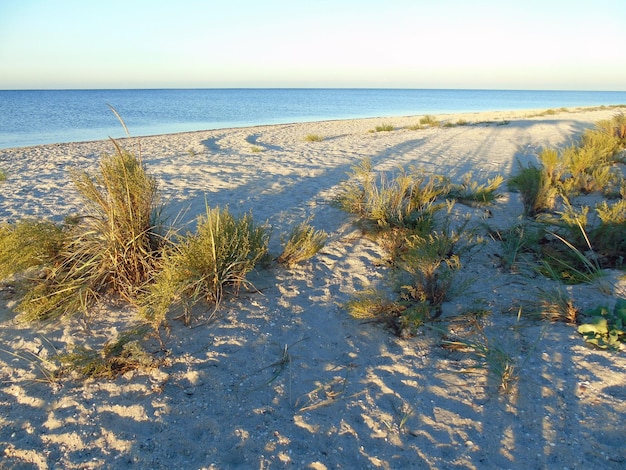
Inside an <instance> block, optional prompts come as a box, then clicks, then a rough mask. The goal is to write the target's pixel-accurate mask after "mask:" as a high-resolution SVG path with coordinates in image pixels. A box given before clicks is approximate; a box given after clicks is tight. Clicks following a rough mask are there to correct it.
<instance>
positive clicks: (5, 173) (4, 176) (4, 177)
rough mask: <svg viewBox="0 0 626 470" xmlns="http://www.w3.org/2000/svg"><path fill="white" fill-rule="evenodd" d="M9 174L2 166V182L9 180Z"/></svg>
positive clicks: (0, 175) (0, 174)
mask: <svg viewBox="0 0 626 470" xmlns="http://www.w3.org/2000/svg"><path fill="white" fill-rule="evenodd" d="M7 178H8V175H7V172H6V171H4V170H3V169H2V168H0V183H3V182H5V181H6V180H7Z"/></svg>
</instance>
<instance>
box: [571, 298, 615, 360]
mask: <svg viewBox="0 0 626 470" xmlns="http://www.w3.org/2000/svg"><path fill="white" fill-rule="evenodd" d="M585 315H586V316H588V317H590V321H589V322H586V323H582V324H581V325H580V326H579V327H578V332H579V333H580V334H581V335H582V336H583V338H584V339H585V341H586V342H587V343H589V344H593V345H595V346H597V347H598V348H601V349H620V348H621V347H622V345H623V344H624V343H626V300H625V299H617V302H616V303H615V306H614V307H613V310H610V309H609V308H608V307H604V306H603V307H597V308H595V309H593V310H590V311H588V312H585Z"/></svg>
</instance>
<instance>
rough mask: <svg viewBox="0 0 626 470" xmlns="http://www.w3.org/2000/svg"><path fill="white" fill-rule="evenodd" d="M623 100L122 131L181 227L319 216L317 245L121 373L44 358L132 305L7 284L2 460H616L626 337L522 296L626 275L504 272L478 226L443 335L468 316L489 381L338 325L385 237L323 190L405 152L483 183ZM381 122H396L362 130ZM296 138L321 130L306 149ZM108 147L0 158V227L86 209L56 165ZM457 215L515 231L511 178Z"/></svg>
mask: <svg viewBox="0 0 626 470" xmlns="http://www.w3.org/2000/svg"><path fill="white" fill-rule="evenodd" d="M616 112H617V110H616V109H604V110H590V109H582V110H580V111H576V112H567V113H566V112H557V113H556V114H543V115H540V114H539V113H545V110H544V111H537V112H535V111H528V112H523V113H522V112H519V111H502V112H497V113H483V112H479V113H463V114H446V115H438V116H436V117H437V118H438V119H439V120H440V121H443V120H449V121H453V124H455V123H457V122H458V120H463V119H464V120H467V121H478V120H480V123H474V124H472V125H458V124H457V125H453V126H451V127H446V126H430V127H426V126H424V128H422V129H410V128H409V126H412V125H414V124H416V123H418V122H419V117H420V116H419V115H418V116H405V117H395V118H367V119H358V120H337V121H321V122H311V123H292V124H281V125H265V126H256V127H245V128H232V129H218V130H208V131H194V132H187V133H178V134H164V135H159V136H151V137H142V138H135V137H133V138H131V139H120V143H121V144H122V146H123V147H125V148H126V149H127V150H129V151H136V150H137V147H136V144H137V142H138V141H140V142H141V153H142V159H143V162H144V164H145V165H146V168H147V170H148V172H149V173H150V174H152V175H153V176H155V177H156V178H157V181H158V183H159V189H160V191H161V192H162V194H163V199H164V202H166V203H167V207H168V211H169V213H170V214H171V215H172V218H173V219H174V220H175V219H176V216H177V215H178V214H183V215H184V217H183V218H181V219H178V220H180V221H182V222H185V221H186V222H185V223H190V222H189V221H192V220H194V218H195V217H196V216H197V215H199V214H202V213H203V212H204V210H205V204H208V205H209V206H211V207H214V206H221V207H224V206H229V209H230V210H232V211H233V212H249V211H251V212H252V214H253V216H254V220H255V221H260V222H262V221H267V223H268V224H269V225H270V226H271V227H272V228H273V232H274V234H273V236H272V241H271V244H270V251H271V252H273V253H276V252H277V250H279V249H280V245H281V243H280V240H279V238H280V234H282V233H287V232H288V231H289V229H290V228H291V227H293V226H294V225H295V224H296V223H299V222H302V221H303V220H307V219H308V218H309V217H311V218H312V219H311V221H312V222H311V223H312V225H313V226H314V227H315V228H316V229H322V230H324V231H326V232H327V233H328V234H329V238H328V241H327V243H326V245H325V246H324V248H323V249H322V250H321V251H320V252H319V253H318V254H317V255H316V256H315V257H314V258H313V259H312V260H310V261H308V262H306V263H304V264H302V265H300V266H298V267H296V268H294V269H283V268H278V267H270V268H267V269H260V270H259V271H257V272H255V273H253V275H252V276H251V279H250V281H251V282H252V284H253V285H254V287H255V289H251V290H249V291H245V292H243V291H242V292H241V294H240V296H239V297H237V298H234V299H225V300H224V301H223V303H222V305H221V307H220V309H219V311H218V314H217V315H216V317H212V309H211V308H206V307H204V306H201V305H199V306H198V308H197V309H196V310H194V323H193V325H192V326H193V327H189V326H187V325H184V324H183V322H181V321H180V320H176V319H173V318H172V319H170V321H169V329H168V330H167V332H164V333H163V336H162V338H160V339H161V340H163V342H164V348H165V349H164V350H161V349H160V345H159V342H158V341H157V339H156V338H155V339H154V340H153V343H154V344H152V343H150V344H151V347H152V349H150V352H151V353H154V354H155V355H158V356H159V357H162V358H163V363H162V364H161V366H160V367H159V368H158V369H149V370H133V371H129V372H127V373H125V374H123V375H122V376H120V377H118V378H116V379H115V380H103V379H89V380H72V379H71V378H63V379H60V380H55V379H54V378H52V377H46V376H45V375H44V374H43V371H44V370H45V366H46V365H47V364H48V362H50V361H53V360H54V357H55V354H58V353H59V352H66V351H68V348H69V349H71V348H70V345H76V346H80V347H86V348H90V349H92V350H97V349H98V348H99V347H102V345H103V344H104V343H106V342H107V341H111V340H114V339H116V338H117V337H119V335H120V334H122V333H123V332H124V331H126V329H127V328H128V325H129V323H130V322H132V321H133V320H134V319H135V318H136V313H137V312H136V310H135V309H134V308H133V307H132V306H127V305H125V304H115V303H113V304H108V303H103V304H102V305H101V306H99V307H98V309H97V312H94V315H93V317H87V318H84V317H81V316H76V317H73V318H70V319H67V320H66V321H63V322H61V323H56V324H24V323H20V322H18V321H17V320H16V318H15V313H14V312H13V310H12V308H13V307H14V306H15V302H16V297H15V293H14V292H13V291H12V290H11V288H10V287H7V286H6V285H5V284H0V299H1V300H2V301H1V302H0V342H2V344H3V347H2V348H0V458H2V459H4V460H3V464H4V463H6V465H7V466H9V467H10V466H12V465H13V466H15V467H20V468H21V466H28V467H29V468H37V469H38V470H46V469H49V468H68V469H79V468H80V469H86V468H119V467H126V466H129V467H130V466H132V467H133V468H139V469H144V468H145V469H158V468H163V469H169V468H197V469H200V468H202V469H211V470H213V469H215V470H217V469H222V468H236V467H242V468H244V467H245V468H282V467H284V466H289V465H293V466H296V467H298V468H309V469H314V470H322V469H327V468H341V467H343V468H350V467H352V466H354V467H359V468H413V467H416V466H417V467H424V468H457V467H458V468H482V467H489V468H520V469H521V468H553V467H559V468H578V467H592V466H594V467H598V468H607V469H611V470H612V469H616V470H617V469H618V468H620V469H621V468H622V467H623V465H624V462H626V449H625V448H624V445H623V443H624V433H623V417H624V416H626V401H624V398H625V397H626V387H625V386H624V371H625V370H626V357H625V354H624V351H621V352H609V351H606V350H596V349H592V348H590V347H589V346H588V345H586V344H585V343H584V342H583V340H582V338H581V337H580V335H579V334H578V333H577V332H576V328H575V327H574V326H573V325H567V324H565V323H562V322H558V323H549V322H545V321H544V322H539V321H537V320H536V319H534V318H533V316H532V306H533V305H536V304H537V302H538V301H539V300H540V299H541V296H542V293H550V292H564V293H566V294H567V296H568V298H571V299H573V301H574V302H575V304H576V306H577V307H578V308H580V309H589V308H596V307H598V306H600V305H611V302H614V301H615V298H617V297H624V296H626V280H624V279H623V272H618V271H611V272H607V273H606V277H605V278H603V281H605V283H603V284H602V285H599V284H598V285H595V284H583V285H575V286H566V287H564V288H563V290H558V289H560V288H561V287H560V285H559V284H557V283H556V282H554V281H551V280H548V279H547V278H544V277H542V276H540V275H538V274H537V273H534V274H533V273H531V274H529V275H526V274H523V273H522V272H515V271H513V270H510V269H505V268H503V267H502V264H501V261H499V260H500V258H501V253H502V247H501V244H500V243H498V242H497V241H496V240H494V239H493V238H490V237H489V236H488V235H487V234H485V235H484V237H485V241H486V243H485V246H484V248H481V249H480V250H477V251H476V252H475V253H472V255H471V257H468V259H464V260H463V263H464V265H463V271H462V273H460V274H459V276H460V277H459V282H458V284H459V287H460V286H463V285H465V284H467V285H468V287H467V288H466V289H463V290H462V291H461V292H460V293H459V295H455V296H452V298H451V299H449V300H448V301H446V302H445V304H444V305H443V316H442V323H438V324H437V327H439V326H441V328H449V331H448V330H447V331H448V333H449V335H450V336H452V337H454V336H453V335H460V334H463V333H464V332H467V331H468V330H469V329H470V328H471V321H470V320H471V319H472V318H473V319H475V320H476V321H480V322H481V326H482V328H483V330H482V331H483V333H484V334H485V335H487V336H488V338H489V341H490V343H489V346H490V347H491V348H492V349H493V350H496V351H497V349H496V347H501V348H502V350H503V351H505V353H506V354H507V355H508V356H509V357H511V358H513V359H514V361H515V365H516V369H515V374H516V375H517V377H518V378H517V380H516V381H515V382H514V383H513V384H512V386H511V387H512V389H511V391H510V393H507V394H501V393H499V392H498V385H497V383H496V381H495V380H494V377H493V374H491V373H490V369H489V367H487V366H486V365H485V363H484V361H483V362H481V358H480V356H479V355H473V354H470V353H468V352H467V351H451V350H449V349H445V348H444V347H442V341H441V339H442V338H441V337H440V335H439V334H437V333H436V332H435V331H434V329H433V330H431V329H428V328H423V329H420V330H419V332H418V334H417V335H416V336H415V337H412V338H407V339H401V338H398V337H395V336H393V335H392V333H391V332H389V331H388V330H386V329H385V328H384V327H382V326H381V325H378V324H374V323H367V322H365V323H364V322H361V321H359V320H356V319H354V318H351V317H349V315H348V313H347V312H346V310H345V308H344V307H343V306H344V305H345V303H346V302H347V301H348V300H350V299H351V298H352V296H353V295H354V294H355V292H359V291H362V290H363V289H364V288H367V287H369V286H371V287H376V286H380V285H385V284H384V283H385V282H387V281H388V276H389V267H388V266H387V265H386V264H385V263H384V261H383V256H384V254H383V252H382V250H381V248H380V246H379V245H378V244H376V243H375V242H374V241H373V240H370V239H368V238H366V237H363V234H362V232H361V230H360V229H359V228H358V227H357V226H355V225H354V224H353V219H352V218H351V216H350V215H348V214H347V213H345V212H342V211H341V210H339V209H337V208H336V207H334V206H333V205H332V204H331V203H330V201H331V200H332V198H333V196H334V195H335V194H336V193H337V191H338V188H339V187H340V185H341V184H342V183H343V182H344V181H345V180H346V179H347V174H348V173H349V172H350V170H351V168H352V167H353V166H354V165H356V164H358V163H359V162H361V161H362V160H363V159H364V158H368V159H370V160H371V162H372V164H373V166H374V168H375V169H376V170H381V171H393V170H395V169H397V168H398V167H403V168H407V167H410V166H412V165H413V166H416V167H418V168H420V169H422V170H423V171H424V172H430V173H436V174H442V175H445V176H447V177H449V178H450V179H451V180H455V181H456V180H459V179H461V178H462V177H463V175H465V174H467V173H468V172H472V173H473V175H474V178H475V179H476V180H478V181H481V182H482V181H485V180H486V179H487V178H490V177H493V176H495V175H499V174H500V175H503V176H504V177H505V179H506V178H507V177H508V176H510V175H511V174H512V173H513V172H514V171H515V170H516V168H517V166H516V165H517V164H518V162H520V163H522V164H526V163H528V162H531V161H535V160H536V157H537V154H538V152H539V151H541V149H543V148H547V147H550V148H553V147H555V148H562V147H564V146H567V145H569V144H571V143H572V142H573V141H574V140H575V139H576V138H577V136H579V135H580V133H581V132H582V131H583V130H584V129H586V128H589V127H591V126H593V124H594V123H595V122H597V121H599V120H602V119H609V118H610V117H612V116H613V115H614V114H615V113H616ZM527 113H537V114H535V115H533V116H529V115H528V114H527ZM383 123H390V124H391V125H392V126H394V130H393V131H380V132H376V131H375V130H374V128H375V126H378V125H381V124H383ZM309 134H311V135H318V136H321V137H323V139H322V140H321V141H319V142H309V141H307V139H306V136H307V135H309ZM112 150H113V146H112V144H111V142H110V141H108V140H99V141H92V142H83V143H67V144H50V145H43V146H35V147H26V148H16V149H11V150H6V149H5V150H0V169H2V170H3V171H6V172H7V179H6V181H4V182H2V183H0V198H1V199H0V222H6V221H14V220H17V219H20V218H24V217H37V218H39V217H42V218H51V219H54V220H62V218H63V217H65V216H66V215H69V214H72V213H73V212H75V211H77V210H79V209H80V208H81V199H80V198H79V197H78V195H77V194H76V192H75V191H74V190H73V189H72V186H71V183H68V172H69V169H70V168H76V169H81V170H87V171H95V170H96V169H97V167H98V160H99V157H100V156H101V154H102V153H103V152H111V151H112ZM455 210H458V213H456V212H455V214H457V215H458V216H459V217H469V218H470V219H471V221H472V223H473V224H475V226H476V227H477V228H482V229H483V230H485V233H487V229H486V227H488V228H489V230H490V231H498V230H507V229H509V228H511V227H512V226H514V225H515V224H516V223H517V222H519V218H520V216H521V214H522V212H523V206H522V204H521V202H520V199H519V196H518V195H517V194H515V193H511V192H509V191H508V190H507V188H506V187H503V188H502V197H501V198H499V199H498V200H497V202H496V203H495V204H493V205H492V206H490V207H489V212H488V213H487V212H486V211H485V210H484V208H476V207H466V206H462V205H460V204H459V205H458V207H456V209H455ZM181 226H182V227H186V226H188V225H181ZM481 233H482V232H481ZM607 286H608V289H610V292H609V291H607ZM472 309H478V312H482V313H480V315H478V314H476V315H473V314H471V312H472V311H473V310H472ZM468 312H469V313H468ZM470 317H471V318H470ZM468 318H469V319H468ZM209 319H211V321H209ZM444 320H445V324H444V323H443V321H444ZM279 366H280V367H279Z"/></svg>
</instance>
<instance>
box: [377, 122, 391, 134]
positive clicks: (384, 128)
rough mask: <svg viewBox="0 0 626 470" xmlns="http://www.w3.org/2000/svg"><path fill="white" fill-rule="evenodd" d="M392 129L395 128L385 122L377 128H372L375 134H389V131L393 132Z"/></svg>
mask: <svg viewBox="0 0 626 470" xmlns="http://www.w3.org/2000/svg"><path fill="white" fill-rule="evenodd" d="M394 129H395V128H394V127H393V124H390V123H388V122H385V123H383V124H381V125H379V126H376V127H375V128H374V130H375V131H376V132H391V131H393V130H394Z"/></svg>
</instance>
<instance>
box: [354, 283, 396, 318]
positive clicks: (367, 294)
mask: <svg viewBox="0 0 626 470" xmlns="http://www.w3.org/2000/svg"><path fill="white" fill-rule="evenodd" d="M344 308H345V309H346V310H347V312H348V313H349V314H350V316H352V317H353V318H356V319H359V320H374V319H377V320H384V319H386V318H388V317H392V316H395V314H397V313H399V311H401V310H403V309H401V308H400V307H399V306H398V304H397V303H396V302H394V301H393V300H391V299H390V298H389V295H388V294H387V293H386V292H384V291H382V290H378V289H371V288H369V289H365V290H363V291H361V292H357V293H356V294H354V295H353V296H352V298H351V299H350V300H348V301H347V302H346V303H345V304H344Z"/></svg>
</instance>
